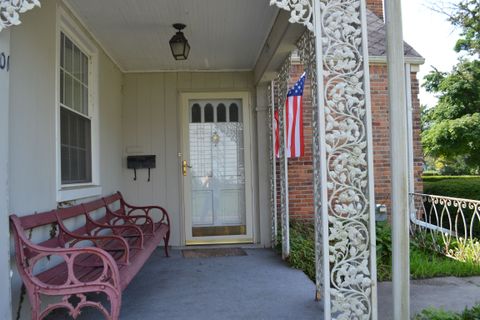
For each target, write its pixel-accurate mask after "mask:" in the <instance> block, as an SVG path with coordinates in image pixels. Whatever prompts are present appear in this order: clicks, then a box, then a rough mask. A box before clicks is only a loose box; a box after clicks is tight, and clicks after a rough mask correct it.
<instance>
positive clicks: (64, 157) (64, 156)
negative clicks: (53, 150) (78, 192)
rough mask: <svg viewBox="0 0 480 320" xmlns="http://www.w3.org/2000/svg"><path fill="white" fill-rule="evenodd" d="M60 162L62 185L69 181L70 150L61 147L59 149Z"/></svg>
mask: <svg viewBox="0 0 480 320" xmlns="http://www.w3.org/2000/svg"><path fill="white" fill-rule="evenodd" d="M61 150H62V151H61V161H62V183H65V181H69V180H70V177H71V174H70V148H68V147H66V146H62V149H61Z"/></svg>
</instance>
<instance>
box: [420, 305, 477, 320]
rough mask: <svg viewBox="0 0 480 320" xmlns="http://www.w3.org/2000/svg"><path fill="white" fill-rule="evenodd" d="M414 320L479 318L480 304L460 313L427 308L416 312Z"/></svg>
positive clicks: (474, 319) (473, 319)
mask: <svg viewBox="0 0 480 320" xmlns="http://www.w3.org/2000/svg"><path fill="white" fill-rule="evenodd" d="M413 319H414V320H478V319H480V304H477V305H476V306H473V307H472V308H465V310H464V311H463V312H461V313H457V312H451V311H445V310H443V309H434V308H428V309H425V310H423V311H422V312H420V313H419V314H417V315H416V316H415V317H414V318H413Z"/></svg>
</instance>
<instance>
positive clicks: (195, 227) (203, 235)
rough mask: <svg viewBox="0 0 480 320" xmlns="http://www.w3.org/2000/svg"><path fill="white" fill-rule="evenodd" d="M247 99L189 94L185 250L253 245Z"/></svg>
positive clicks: (186, 103) (184, 167) (243, 96)
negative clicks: (195, 246) (210, 245)
mask: <svg viewBox="0 0 480 320" xmlns="http://www.w3.org/2000/svg"><path fill="white" fill-rule="evenodd" d="M247 97H248V95H246V94H238V93H237V94H234V93H231V94H227V93H224V94H205V93H197V94H185V97H184V99H182V101H183V102H184V112H183V114H184V115H185V116H184V117H183V120H184V123H185V124H186V125H185V126H184V130H183V141H184V147H183V153H182V155H183V159H182V175H183V182H184V183H183V185H184V207H185V227H186V230H185V231H186V232H185V234H186V244H187V245H188V244H208V243H245V242H252V241H253V236H252V231H253V230H252V220H253V219H252V210H251V207H252V206H251V194H250V193H251V187H250V148H249V145H250V143H249V141H250V134H249V125H248V123H249V117H248V114H249V113H248V112H247V110H246V107H247V106H248V100H247Z"/></svg>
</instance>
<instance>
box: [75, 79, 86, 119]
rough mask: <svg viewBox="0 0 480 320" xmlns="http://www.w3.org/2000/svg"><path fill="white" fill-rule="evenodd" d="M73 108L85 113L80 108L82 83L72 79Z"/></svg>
mask: <svg viewBox="0 0 480 320" xmlns="http://www.w3.org/2000/svg"><path fill="white" fill-rule="evenodd" d="M73 84H74V85H73V109H75V110H77V111H78V112H81V113H85V112H84V110H82V85H81V84H80V82H78V81H77V80H73Z"/></svg>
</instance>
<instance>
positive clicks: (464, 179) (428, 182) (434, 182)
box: [423, 176, 480, 200]
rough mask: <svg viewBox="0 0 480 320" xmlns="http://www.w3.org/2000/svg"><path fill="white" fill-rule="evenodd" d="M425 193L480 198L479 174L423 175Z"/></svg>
mask: <svg viewBox="0 0 480 320" xmlns="http://www.w3.org/2000/svg"><path fill="white" fill-rule="evenodd" d="M423 190H424V193H426V194H434V195H441V196H449V197H455V198H464V199H474V200H480V176H423Z"/></svg>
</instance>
